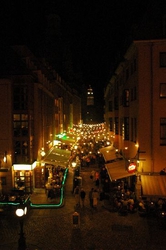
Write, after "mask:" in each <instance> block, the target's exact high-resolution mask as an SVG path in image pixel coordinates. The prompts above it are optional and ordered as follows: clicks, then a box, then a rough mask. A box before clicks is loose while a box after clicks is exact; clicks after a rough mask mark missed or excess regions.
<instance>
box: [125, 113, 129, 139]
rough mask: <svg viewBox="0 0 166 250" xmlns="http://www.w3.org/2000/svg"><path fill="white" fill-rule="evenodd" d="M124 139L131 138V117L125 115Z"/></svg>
mask: <svg viewBox="0 0 166 250" xmlns="http://www.w3.org/2000/svg"><path fill="white" fill-rule="evenodd" d="M124 139H125V140H129V117H124Z"/></svg>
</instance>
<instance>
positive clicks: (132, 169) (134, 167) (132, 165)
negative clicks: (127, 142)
mask: <svg viewBox="0 0 166 250" xmlns="http://www.w3.org/2000/svg"><path fill="white" fill-rule="evenodd" d="M135 170H136V164H135V163H134V162H131V163H130V165H129V166H128V172H129V173H134V172H135Z"/></svg>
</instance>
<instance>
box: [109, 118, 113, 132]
mask: <svg viewBox="0 0 166 250" xmlns="http://www.w3.org/2000/svg"><path fill="white" fill-rule="evenodd" d="M109 122H110V131H113V119H112V117H110V118H109Z"/></svg>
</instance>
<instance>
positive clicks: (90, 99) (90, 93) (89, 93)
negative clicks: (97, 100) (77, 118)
mask: <svg viewBox="0 0 166 250" xmlns="http://www.w3.org/2000/svg"><path fill="white" fill-rule="evenodd" d="M93 105H94V96H93V89H92V87H91V85H89V88H88V89H87V106H93Z"/></svg>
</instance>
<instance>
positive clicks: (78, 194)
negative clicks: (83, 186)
mask: <svg viewBox="0 0 166 250" xmlns="http://www.w3.org/2000/svg"><path fill="white" fill-rule="evenodd" d="M74 197H75V202H76V206H79V205H80V189H79V186H77V187H76V188H75V189H74Z"/></svg>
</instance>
